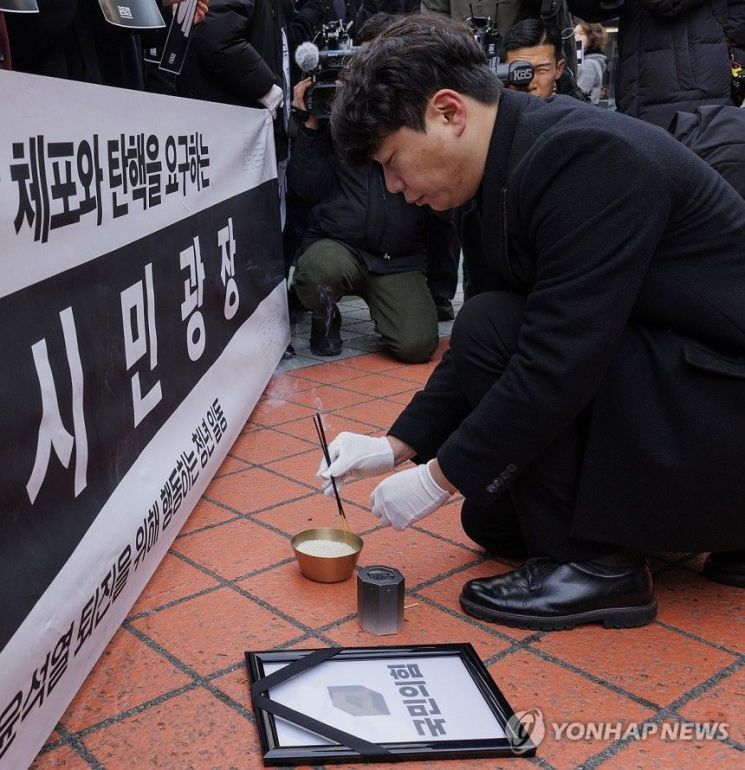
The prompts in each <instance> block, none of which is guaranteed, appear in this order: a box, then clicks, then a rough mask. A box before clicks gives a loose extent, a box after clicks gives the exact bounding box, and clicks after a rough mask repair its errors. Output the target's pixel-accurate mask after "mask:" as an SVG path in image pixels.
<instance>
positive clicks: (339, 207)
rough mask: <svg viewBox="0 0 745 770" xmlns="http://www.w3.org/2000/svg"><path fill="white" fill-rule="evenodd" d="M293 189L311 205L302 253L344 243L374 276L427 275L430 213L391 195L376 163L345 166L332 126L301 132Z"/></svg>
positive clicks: (290, 179)
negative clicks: (321, 243)
mask: <svg viewBox="0 0 745 770" xmlns="http://www.w3.org/2000/svg"><path fill="white" fill-rule="evenodd" d="M287 185H288V188H289V189H290V190H291V191H292V192H293V193H294V194H295V195H297V196H298V197H299V198H301V199H302V200H303V201H304V202H305V203H308V204H310V205H311V206H312V209H311V212H310V215H309V217H308V228H307V230H306V233H305V238H304V242H303V248H307V247H308V246H309V245H310V244H311V243H313V242H314V241H317V240H318V239H320V238H331V239H333V240H335V241H339V242H340V243H343V244H344V245H345V246H347V247H349V248H350V249H352V251H353V252H354V253H355V254H356V255H357V256H358V257H359V258H360V259H361V260H362V261H363V262H364V263H365V266H366V267H367V269H368V270H369V271H370V272H372V273H402V272H406V271H409V270H419V271H421V272H425V271H426V269H427V253H426V246H425V234H426V231H425V221H426V220H425V212H424V209H423V208H419V207H417V206H414V205H412V204H409V203H406V201H405V200H404V196H403V195H402V194H400V193H395V194H394V193H390V192H388V190H386V187H385V180H384V178H383V172H382V170H381V168H380V166H379V165H378V164H377V163H372V162H370V163H368V164H367V165H365V166H359V167H352V166H347V165H346V164H344V163H342V162H341V161H340V160H339V159H338V157H337V156H336V153H335V152H334V148H333V145H332V142H331V132H330V131H329V130H328V125H327V124H321V127H320V129H319V130H317V131H313V130H309V129H307V128H305V127H303V128H301V129H300V131H298V134H297V137H296V139H295V142H294V144H293V149H292V156H291V157H290V164H289V166H288V168H287Z"/></svg>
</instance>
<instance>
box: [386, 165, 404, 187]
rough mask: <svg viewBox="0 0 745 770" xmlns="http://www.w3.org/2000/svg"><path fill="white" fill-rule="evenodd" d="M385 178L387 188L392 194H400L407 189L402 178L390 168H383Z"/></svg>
mask: <svg viewBox="0 0 745 770" xmlns="http://www.w3.org/2000/svg"><path fill="white" fill-rule="evenodd" d="M383 177H384V178H385V186H386V188H387V189H388V192H390V193H400V192H403V191H404V189H405V188H406V185H405V184H404V183H403V180H402V179H401V177H399V176H398V175H397V174H394V173H393V172H392V171H391V170H390V169H388V168H385V167H383Z"/></svg>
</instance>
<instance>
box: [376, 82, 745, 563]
mask: <svg viewBox="0 0 745 770" xmlns="http://www.w3.org/2000/svg"><path fill="white" fill-rule="evenodd" d="M461 224H462V237H463V249H464V253H465V256H466V260H467V262H468V269H469V275H470V277H471V279H472V281H473V283H474V288H475V290H476V291H477V292H480V291H485V290H495V289H498V290H506V291H511V292H515V293H519V294H522V295H524V296H526V298H527V299H526V306H525V313H524V318H523V322H522V326H521V331H520V334H519V339H518V349H517V351H516V353H515V354H514V355H513V356H512V358H511V359H510V362H509V364H508V366H507V368H506V370H505V372H504V374H503V376H502V377H501V378H500V379H499V380H498V381H497V382H496V383H495V384H494V386H493V387H492V389H491V391H490V392H489V393H487V395H486V396H485V397H484V398H483V399H482V401H481V402H480V403H479V405H478V406H477V407H476V408H475V409H474V410H473V411H472V412H471V413H470V414H468V410H467V406H466V405H465V403H464V398H463V396H462V393H461V391H460V389H459V387H458V382H457V376H456V373H455V371H454V370H453V367H452V362H451V359H450V357H449V355H447V354H446V356H445V357H444V358H443V361H442V363H441V364H440V365H439V367H438V368H437V369H436V370H435V372H434V373H433V375H432V378H431V379H430V381H429V383H428V384H427V386H426V388H425V390H424V391H423V392H421V393H420V394H418V395H417V396H416V397H415V398H414V399H413V401H412V403H411V404H410V405H409V406H408V407H407V408H406V410H405V411H404V412H403V414H402V415H401V416H400V417H399V419H398V420H397V421H396V423H395V424H394V426H393V427H392V429H391V434H392V435H394V436H397V437H399V438H401V439H403V440H404V441H406V442H408V443H409V444H410V445H411V446H413V447H414V448H415V449H416V450H417V451H418V453H419V456H420V457H421V458H423V459H424V458H428V457H432V456H434V455H437V457H438V460H439V462H440V464H441V466H442V468H443V471H444V473H445V475H446V476H447V478H448V479H449V480H450V481H451V482H452V483H453V484H455V485H456V486H457V488H458V489H459V490H460V491H461V492H462V493H463V494H464V495H465V496H466V497H468V498H472V499H474V500H475V501H478V502H480V503H482V504H488V503H489V502H490V501H492V500H494V499H495V495H497V494H499V493H500V492H499V491H490V490H498V489H499V488H500V485H494V484H491V482H492V480H493V479H495V478H497V477H499V476H500V474H502V473H503V472H504V471H505V470H507V476H510V475H512V474H513V473H514V476H517V475H519V473H520V471H521V470H523V469H524V468H525V467H526V466H527V465H528V464H530V463H532V462H535V461H537V460H538V458H539V455H540V453H541V451H542V450H543V449H544V448H545V447H547V446H548V445H549V444H550V443H551V442H552V441H553V440H554V439H555V438H556V437H557V436H558V435H559V434H560V433H561V432H562V430H563V429H564V428H566V427H567V426H568V425H569V424H570V423H571V421H573V420H575V419H577V418H578V416H579V415H580V414H582V415H583V418H586V419H587V420H588V421H589V432H588V437H587V445H586V449H585V454H584V460H583V463H582V471H581V478H580V485H579V489H578V496H577V501H576V509H575V515H574V521H573V527H572V534H573V535H574V536H576V537H581V538H587V539H590V540H595V541H599V542H608V543H614V544H618V545H625V546H629V547H633V548H638V549H641V550H655V549H669V550H701V551H706V550H727V549H737V548H745V526H743V525H744V524H745V472H744V467H743V466H744V465H745V203H744V202H743V200H742V198H740V197H739V196H738V195H737V193H735V191H734V190H733V189H732V188H731V187H730V186H729V185H728V184H726V183H725V182H724V181H723V180H722V179H721V178H720V177H719V175H718V174H717V173H716V172H715V171H713V170H712V169H711V168H710V167H709V166H707V165H706V163H705V162H704V161H702V160H701V159H700V158H699V157H697V156H696V155H695V154H694V153H692V152H691V151H690V150H688V149H687V148H685V147H683V146H682V145H680V144H679V143H678V142H676V141H675V139H673V138H672V137H670V136H669V135H668V134H667V133H666V132H664V131H663V130H662V129H660V128H657V127H654V126H651V125H648V124H645V123H642V122H641V121H638V120H636V119H633V118H628V117H626V116H623V115H618V114H613V113H609V112H607V111H604V110H599V109H597V108H594V107H592V106H589V105H585V104H581V103H578V102H576V101H575V100H572V99H569V98H566V97H556V98H554V99H553V100H550V101H549V102H543V101H541V100H539V99H535V98H533V97H529V96H527V95H524V94H517V93H513V92H504V93H503V94H502V97H501V100H500V104H499V110H498V115H497V120H496V124H495V128H494V132H493V135H492V138H491V145H490V150H489V156H488V159H487V164H486V170H485V175H484V178H483V182H482V185H481V188H480V190H479V193H478V196H477V199H476V201H475V202H474V205H473V208H472V210H471V212H470V213H468V214H465V215H464V216H463V217H462V222H461ZM503 478H504V477H503Z"/></svg>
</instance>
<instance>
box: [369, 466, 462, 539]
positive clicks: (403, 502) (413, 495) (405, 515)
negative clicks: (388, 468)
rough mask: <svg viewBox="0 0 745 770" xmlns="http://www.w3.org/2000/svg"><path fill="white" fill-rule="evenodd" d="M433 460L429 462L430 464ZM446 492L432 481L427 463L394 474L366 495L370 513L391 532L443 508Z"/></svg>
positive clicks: (447, 494)
mask: <svg viewBox="0 0 745 770" xmlns="http://www.w3.org/2000/svg"><path fill="white" fill-rule="evenodd" d="M431 462H433V460H430V463H431ZM449 497H450V492H448V491H447V490H445V489H443V488H442V487H441V486H440V485H439V484H437V483H436V482H435V480H434V479H433V478H432V474H431V473H430V470H429V463H427V464H426V465H417V466H416V468H409V469H408V470H405V471H401V472H400V473H396V474H395V475H393V476H389V477H388V478H387V479H384V480H383V481H381V482H380V484H378V486H377V487H375V489H374V490H373V493H372V495H370V504H371V505H372V512H373V514H374V515H375V516H377V517H378V518H379V519H380V520H381V521H382V522H383V524H390V525H391V526H392V527H393V529H395V530H398V531H401V530H402V529H406V527H408V526H409V525H410V524H413V523H414V522H415V521H419V519H423V518H424V517H425V516H429V514H430V513H433V512H434V511H436V510H437V509H438V508H439V507H440V506H441V505H444V504H445V503H446V502H447V501H448V498H449Z"/></svg>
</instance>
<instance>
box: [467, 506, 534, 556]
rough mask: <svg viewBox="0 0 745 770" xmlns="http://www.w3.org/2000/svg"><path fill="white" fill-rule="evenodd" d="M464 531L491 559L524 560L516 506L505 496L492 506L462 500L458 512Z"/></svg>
mask: <svg viewBox="0 0 745 770" xmlns="http://www.w3.org/2000/svg"><path fill="white" fill-rule="evenodd" d="M460 523H461V526H462V527H463V531H464V532H465V533H466V534H467V535H468V537H470V538H471V540H473V542H474V543H477V544H478V545H480V546H481V547H482V548H483V549H484V550H485V551H486V552H487V553H488V554H489V555H490V556H505V557H507V558H509V559H519V558H523V557H525V556H527V554H528V550H527V547H526V545H525V539H524V538H523V534H522V530H521V529H520V522H519V521H518V518H517V513H516V512H515V504H514V503H513V502H512V498H511V497H510V496H509V495H505V496H503V497H502V498H500V499H499V500H497V501H496V502H494V503H492V504H491V505H479V504H478V503H475V502H474V501H473V500H464V501H463V506H462V508H461V509H460Z"/></svg>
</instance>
